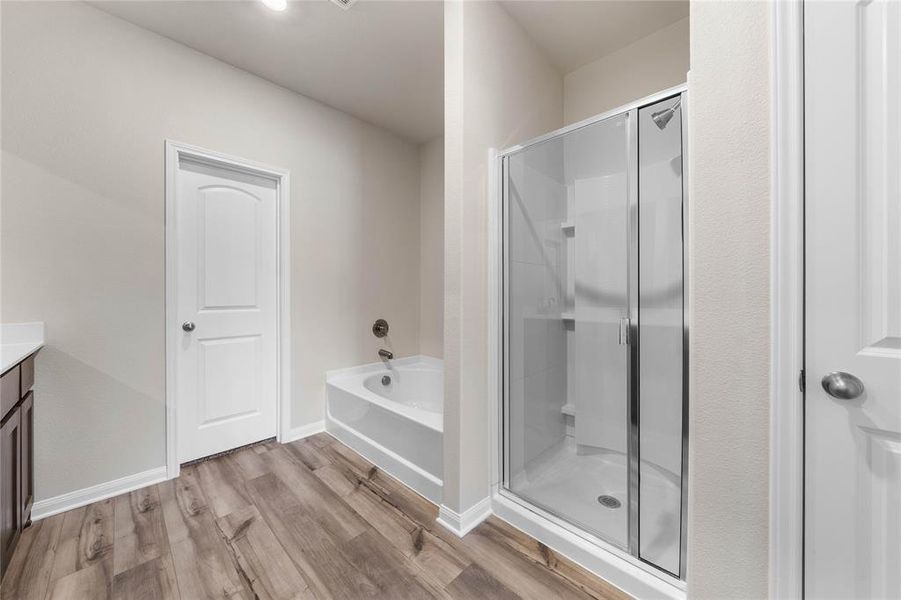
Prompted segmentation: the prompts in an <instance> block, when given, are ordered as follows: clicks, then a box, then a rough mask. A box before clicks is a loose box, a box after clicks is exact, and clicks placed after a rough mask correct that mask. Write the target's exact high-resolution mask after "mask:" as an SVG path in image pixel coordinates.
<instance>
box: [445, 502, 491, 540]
mask: <svg viewBox="0 0 901 600" xmlns="http://www.w3.org/2000/svg"><path fill="white" fill-rule="evenodd" d="M489 515H491V497H485V498H482V499H481V500H479V501H478V502H476V503H475V505H473V506H471V507H469V508H467V509H466V510H464V511H463V512H462V513H458V512H455V511H453V510H451V509H450V508H448V507H446V506H445V505H443V504H442V505H441V506H440V507H439V508H438V523H440V524H441V525H443V526H444V527H445V528H446V529H449V530H450V531H452V532H453V533H454V534H455V535H456V536H457V537H463V536H464V535H466V534H467V533H469V532H470V531H472V530H473V528H475V526H476V525H478V524H479V523H481V522H482V521H484V520H485V519H487V518H488V517H489Z"/></svg>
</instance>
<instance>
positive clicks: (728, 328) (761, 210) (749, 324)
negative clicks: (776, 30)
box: [688, 2, 771, 599]
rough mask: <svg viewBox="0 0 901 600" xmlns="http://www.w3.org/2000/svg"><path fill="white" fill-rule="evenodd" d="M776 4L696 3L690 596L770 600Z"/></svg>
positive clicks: (692, 112)
mask: <svg viewBox="0 0 901 600" xmlns="http://www.w3.org/2000/svg"><path fill="white" fill-rule="evenodd" d="M770 10H771V8H770V6H768V5H767V4H765V3H759V2H692V5H691V33H692V37H691V81H690V91H689V120H688V123H689V127H688V131H689V136H690V137H689V153H690V163H691V165H690V182H691V183H690V185H691V192H690V203H691V204H690V213H689V214H690V225H689V236H690V250H689V256H690V262H689V269H690V290H689V294H690V301H689V306H690V309H689V310H690V323H691V344H690V353H691V355H690V356H691V373H690V385H691V396H690V397H691V405H690V425H689V427H690V429H689V436H690V437H689V463H688V473H689V484H688V485H689V488H688V489H689V525H688V585H689V597H691V598H698V599H701V598H716V599H725V598H765V597H766V596H767V544H768V536H767V530H768V518H769V517H768V508H767V507H768V496H769V485H768V484H769V473H768V461H769V409H768V403H769V395H768V390H769V383H768V382H769V343H770V338H769V311H770V305H769V294H770V281H769V275H770V272H769V261H770V252H769V235H770V229H769V224H770V188H769V185H770V170H769V164H770V162H769V143H770V139H769V123H770V121H769V106H770V105H769V93H770V80H769V76H770V71H769V35H770V19H769V15H770Z"/></svg>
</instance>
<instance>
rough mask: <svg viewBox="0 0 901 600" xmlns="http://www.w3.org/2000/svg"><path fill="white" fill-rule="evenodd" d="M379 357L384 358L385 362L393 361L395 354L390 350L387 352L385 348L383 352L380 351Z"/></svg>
mask: <svg viewBox="0 0 901 600" xmlns="http://www.w3.org/2000/svg"><path fill="white" fill-rule="evenodd" d="M379 356H380V357H382V358H384V359H385V360H391V359H392V358H394V353H393V352H391V351H390V350H385V349H384V348H382V349H381V350H379Z"/></svg>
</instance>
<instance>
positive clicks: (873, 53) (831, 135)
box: [804, 0, 901, 599]
mask: <svg viewBox="0 0 901 600" xmlns="http://www.w3.org/2000/svg"><path fill="white" fill-rule="evenodd" d="M804 30H805V33H804V36H805V42H804V44H805V48H804V61H805V91H804V94H805V124H804V125H805V127H804V128H805V181H806V183H805V185H806V204H805V210H806V300H805V302H806V340H805V354H806V359H805V361H806V362H805V371H806V381H807V391H806V399H805V432H806V435H805V465H806V466H805V534H804V535H805V543H804V554H805V571H804V586H805V596H806V597H807V598H843V599H851V598H901V2H899V0H867V1H849V0H841V1H839V2H821V1H808V2H806V3H805V15H804Z"/></svg>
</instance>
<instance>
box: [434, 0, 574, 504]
mask: <svg viewBox="0 0 901 600" xmlns="http://www.w3.org/2000/svg"><path fill="white" fill-rule="evenodd" d="M444 26H445V35H444V44H445V56H444V60H445V161H444V164H445V184H444V191H445V223H444V234H445V246H444V261H445V278H444V289H445V312H444V368H445V382H444V395H445V409H444V465H445V469H444V477H445V478H444V504H445V505H446V506H448V507H449V508H450V509H452V510H455V511H457V512H461V511H463V510H466V509H468V508H470V507H472V506H473V505H474V504H475V503H477V502H478V501H480V500H482V499H483V498H485V497H486V496H487V495H488V491H489V479H490V454H489V418H488V416H489V412H488V397H487V381H488V368H487V367H488V356H487V349H488V340H487V329H488V314H487V281H486V279H487V265H488V253H487V248H488V243H487V227H486V223H487V218H488V213H487V189H488V149H489V148H495V149H502V148H505V147H507V146H510V145H512V144H514V143H518V142H524V141H526V140H528V139H529V138H532V137H535V136H537V135H539V134H542V133H546V132H548V131H552V130H554V129H557V128H558V127H560V126H561V125H562V121H563V78H562V77H561V75H560V74H559V73H558V72H557V70H556V69H555V68H554V67H553V65H552V64H551V63H550V62H549V61H548V59H547V58H546V57H545V55H544V54H543V53H542V52H541V50H540V49H539V48H538V46H537V45H536V44H535V43H534V42H533V41H532V40H531V39H530V38H529V37H528V36H527V35H526V34H525V32H524V31H523V30H522V29H521V28H520V27H519V25H517V24H516V23H515V22H514V21H513V20H512V19H511V18H510V17H509V16H508V15H507V13H506V12H505V11H504V10H503V9H502V8H501V7H500V5H498V4H497V3H496V2H459V1H452V2H447V3H446V4H445V13H444Z"/></svg>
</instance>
